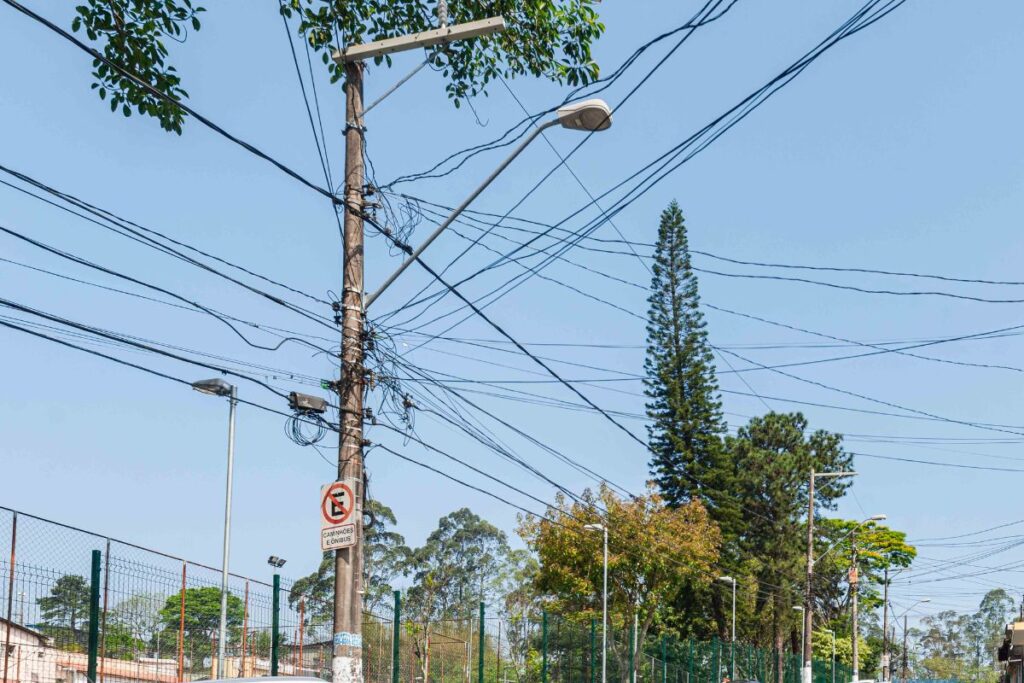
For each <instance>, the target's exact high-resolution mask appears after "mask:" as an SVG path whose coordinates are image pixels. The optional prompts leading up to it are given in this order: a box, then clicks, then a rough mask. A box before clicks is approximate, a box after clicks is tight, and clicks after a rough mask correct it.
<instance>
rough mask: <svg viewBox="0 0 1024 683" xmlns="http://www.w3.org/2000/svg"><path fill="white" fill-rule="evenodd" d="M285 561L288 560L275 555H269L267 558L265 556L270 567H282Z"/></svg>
mask: <svg viewBox="0 0 1024 683" xmlns="http://www.w3.org/2000/svg"><path fill="white" fill-rule="evenodd" d="M287 561H288V560H285V559H282V558H280V557H278V556H277V555H271V556H270V557H269V558H267V564H269V565H270V566H271V567H276V568H278V569H280V568H281V567H283V566H284V563H285V562H287Z"/></svg>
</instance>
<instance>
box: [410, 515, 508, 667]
mask: <svg viewBox="0 0 1024 683" xmlns="http://www.w3.org/2000/svg"><path fill="white" fill-rule="evenodd" d="M508 553H509V547H508V538H507V537H506V536H505V532H503V531H501V530H500V529H498V528H497V527H495V526H494V525H492V524H491V523H490V522H487V521H485V520H483V519H481V518H480V517H479V516H477V515H475V514H474V513H472V512H471V511H470V510H469V509H468V508H462V509H461V510H456V511H455V512H452V513H451V514H448V515H445V516H444V517H442V518H441V519H440V520H439V521H438V523H437V529H435V530H434V531H432V532H431V534H430V536H428V537H427V540H426V542H425V543H424V544H423V546H422V547H420V548H417V549H415V550H414V551H412V553H411V555H410V557H409V563H408V569H409V573H410V574H411V575H412V579H413V585H412V586H410V587H409V589H408V591H406V599H405V612H406V614H407V616H408V618H409V623H407V624H406V634H407V637H408V638H409V639H410V640H411V642H412V651H413V655H414V656H415V658H416V661H417V664H418V665H419V668H420V671H421V674H422V676H423V679H424V680H427V679H429V678H430V677H431V673H430V671H428V667H429V662H430V655H429V650H430V642H431V633H432V632H433V631H434V630H436V628H437V622H439V621H442V620H462V619H465V618H466V617H468V616H469V615H471V614H473V613H474V612H475V608H476V605H477V604H478V603H479V602H480V601H485V602H494V598H495V597H497V595H496V590H495V589H496V588H497V587H498V585H500V584H495V582H494V579H495V577H497V576H499V575H500V574H501V573H502V567H503V566H504V564H505V561H506V559H507V557H508Z"/></svg>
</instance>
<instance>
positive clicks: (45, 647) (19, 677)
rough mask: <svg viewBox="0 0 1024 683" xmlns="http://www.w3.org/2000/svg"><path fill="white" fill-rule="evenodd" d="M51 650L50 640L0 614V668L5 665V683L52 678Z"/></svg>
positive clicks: (54, 664) (54, 669) (46, 681)
mask: <svg viewBox="0 0 1024 683" xmlns="http://www.w3.org/2000/svg"><path fill="white" fill-rule="evenodd" d="M54 652H55V650H54V649H53V648H52V647H51V643H50V639H49V638H47V637H46V636H45V635H43V634H42V633H40V632H39V631H36V630H34V629H31V628H28V627H27V626H22V625H21V624H16V623H14V622H12V621H7V620H6V619H4V618H3V617H0V655H2V656H0V668H6V674H7V681H8V683H53V682H54V681H56V680H57V679H58V671H57V660H56V657H54V656H53V653H54ZM0 675H2V673H0Z"/></svg>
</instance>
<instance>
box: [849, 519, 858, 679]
mask: <svg viewBox="0 0 1024 683" xmlns="http://www.w3.org/2000/svg"><path fill="white" fill-rule="evenodd" d="M857 583H858V572H857V533H856V532H854V534H853V566H852V567H850V592H851V599H852V600H851V601H852V603H853V632H852V634H851V637H850V641H851V643H850V644H851V646H852V648H853V681H852V683H858V682H859V681H860V666H859V665H860V661H859V655H860V651H859V647H858V643H857V641H858V638H857Z"/></svg>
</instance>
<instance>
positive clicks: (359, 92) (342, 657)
mask: <svg viewBox="0 0 1024 683" xmlns="http://www.w3.org/2000/svg"><path fill="white" fill-rule="evenodd" d="M439 10H440V15H441V17H440V18H441V27H440V28H437V29H433V30H430V31H421V32H420V33H416V34H412V35H408V36H398V37H395V38H386V39H383V40H377V41H374V42H371V43H365V44H361V45H349V46H348V47H347V48H345V49H344V50H341V51H336V52H335V53H334V54H333V59H334V61H335V62H336V63H337V64H340V65H344V69H345V187H344V191H343V197H344V202H345V222H344V233H345V234H344V256H345V263H344V275H343V280H342V288H341V290H342V294H341V301H340V308H341V310H340V311H338V313H339V314H340V317H341V377H340V379H339V382H338V386H337V389H338V404H339V406H340V412H341V420H340V422H341V429H340V434H339V436H338V481H344V480H348V481H349V482H351V488H352V495H353V497H354V499H355V500H353V501H351V505H353V510H352V513H353V514H352V524H354V525H355V530H354V531H355V543H354V544H353V545H352V546H350V547H347V548H341V549H338V550H335V551H334V643H333V647H334V650H333V657H332V660H331V671H332V681H333V683H362V681H363V635H362V633H363V629H362V623H363V498H364V496H365V492H364V489H365V487H364V486H363V482H364V476H363V447H364V445H365V444H366V442H365V441H364V439H363V415H364V411H363V396H364V393H365V387H366V384H367V380H368V377H369V374H368V372H367V369H366V368H365V367H364V366H363V355H364V347H363V344H364V342H365V337H366V298H365V287H364V280H363V241H364V235H363V207H364V201H363V199H364V195H365V193H366V186H365V183H366V173H365V169H364V167H363V163H364V162H363V150H364V143H365V140H364V133H365V128H364V126H363V113H364V110H363V71H364V65H363V60H364V59H371V58H373V57H379V56H382V55H387V54H392V53H395V52H403V51H406V50H413V49H421V48H424V47H430V46H433V45H439V44H444V43H450V42H453V41H456V40H465V39H469V38H475V37H478V36H485V35H489V34H491V33H494V32H496V31H501V30H503V29H504V28H505V20H504V19H503V18H501V17H491V18H489V19H480V20H478V21H472V22H468V23H465V24H457V25H454V26H449V25H447V9H446V6H445V7H440V8H439ZM402 82H404V81H400V82H399V84H401V83H402ZM393 90H394V88H392V91H393ZM389 92H391V91H389ZM386 95H387V93H386V94H385V96H386ZM381 99H382V98H381ZM377 102H380V99H378V100H377ZM371 106H372V105H371ZM421 250H422V248H421ZM399 272H401V270H399ZM394 277H396V276H392V278H391V279H390V280H388V281H387V283H386V284H385V286H387V284H390V282H391V281H392V280H393V279H394ZM379 291H380V290H378V292H379Z"/></svg>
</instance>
